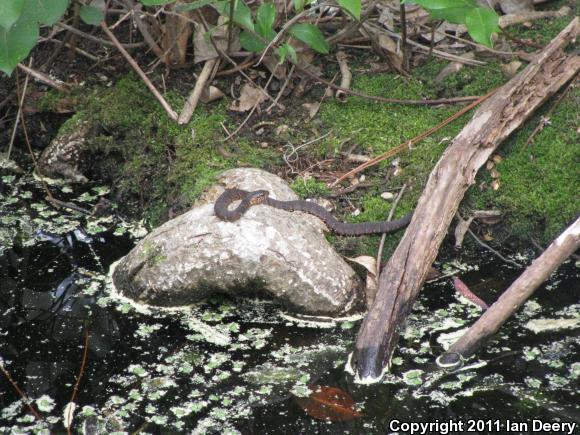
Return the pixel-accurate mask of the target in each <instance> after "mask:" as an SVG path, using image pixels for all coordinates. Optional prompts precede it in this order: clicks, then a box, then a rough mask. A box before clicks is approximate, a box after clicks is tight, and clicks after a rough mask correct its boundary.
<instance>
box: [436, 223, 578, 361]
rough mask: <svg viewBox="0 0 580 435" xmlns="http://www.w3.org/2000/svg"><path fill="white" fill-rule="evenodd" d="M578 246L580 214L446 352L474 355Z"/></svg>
mask: <svg viewBox="0 0 580 435" xmlns="http://www.w3.org/2000/svg"><path fill="white" fill-rule="evenodd" d="M578 248H580V217H579V218H578V219H576V222H574V223H573V224H572V225H570V226H569V227H568V228H567V229H566V231H564V232H563V233H562V234H561V235H560V237H558V238H557V239H556V240H554V241H553V242H552V244H551V245H550V246H549V247H548V249H546V250H545V251H544V252H543V253H542V255H540V257H538V258H536V259H535V260H534V262H533V263H532V264H531V265H530V266H529V267H528V268H527V269H526V270H525V271H524V273H522V274H521V275H520V276H519V278H518V279H516V280H515V281H514V282H513V283H512V285H510V286H509V288H508V289H507V290H506V291H505V292H504V293H502V295H501V296H500V297H499V299H498V300H497V301H496V302H495V303H494V304H493V305H492V306H491V307H489V309H488V310H487V311H486V312H485V313H483V315H482V316H481V317H480V318H479V319H478V320H477V322H475V323H474V324H473V325H472V326H471V327H470V328H469V329H468V330H467V332H466V333H465V334H463V335H462V336H461V338H460V339H459V340H457V341H456V342H455V343H454V344H453V345H452V346H451V347H450V348H449V350H448V351H447V352H446V353H447V354H458V355H460V356H461V358H467V357H469V356H470V355H472V354H473V353H474V352H475V350H476V349H477V348H478V347H479V346H480V345H481V344H483V343H484V342H485V341H486V340H487V339H488V338H489V337H490V336H491V335H493V334H495V333H496V332H497V330H498V329H499V328H500V327H501V325H503V324H504V322H505V321H506V320H507V319H508V318H509V317H510V316H511V315H512V314H513V313H514V312H516V311H517V309H518V308H519V307H520V306H521V305H522V304H523V303H524V302H525V301H526V300H527V299H528V298H529V297H530V296H531V295H532V294H533V293H534V291H535V290H536V288H538V286H539V285H540V284H541V283H543V282H544V281H545V280H546V279H547V278H548V277H549V276H550V275H551V274H552V272H554V271H555V270H556V269H557V268H558V266H559V265H560V264H562V263H563V262H564V260H566V258H568V257H569V256H570V255H571V254H573V253H574V252H575V251H576V250H577V249H578Z"/></svg>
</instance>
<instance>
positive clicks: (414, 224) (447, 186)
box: [352, 17, 580, 382]
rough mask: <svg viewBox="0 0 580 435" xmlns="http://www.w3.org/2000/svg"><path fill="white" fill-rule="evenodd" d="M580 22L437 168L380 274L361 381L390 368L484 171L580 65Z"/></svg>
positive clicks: (364, 332)
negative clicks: (579, 50) (577, 44)
mask: <svg viewBox="0 0 580 435" xmlns="http://www.w3.org/2000/svg"><path fill="white" fill-rule="evenodd" d="M579 27H580V25H579V20H578V17H576V18H574V20H572V22H571V23H570V24H569V25H568V26H567V27H566V28H565V29H564V30H563V31H562V32H561V33H560V34H559V35H558V36H556V37H555V38H554V39H553V40H552V41H551V42H550V44H548V45H547V46H546V47H545V48H544V49H543V50H542V51H541V52H540V53H539V54H538V55H537V56H536V58H535V59H534V60H533V61H532V62H531V63H530V64H529V65H528V66H527V67H526V68H525V69H524V70H523V71H522V72H521V73H519V74H518V75H516V76H515V77H514V78H512V79H511V80H510V81H509V82H508V83H506V84H505V85H504V86H502V87H501V88H500V89H499V90H498V92H496V93H495V94H494V95H493V96H492V97H490V98H489V99H488V100H487V101H485V102H484V103H483V104H482V105H481V106H480V108H479V109H478V110H477V112H476V113H475V114H474V115H473V118H472V119H471V121H470V122H469V123H468V124H467V125H466V126H465V127H464V128H463V130H462V131H461V132H460V133H459V135H457V137H456V138H455V139H454V141H453V143H452V144H451V145H450V146H449V148H448V149H447V150H446V151H445V153H444V154H443V156H442V157H441V159H440V160H439V162H438V163H437V165H436V166H435V168H434V169H433V171H432V172H431V175H430V176H429V180H428V181H427V185H426V187H425V189H424V191H423V194H422V195H421V198H420V199H419V202H418V204H417V208H416V210H415V213H414V215H413V219H412V221H411V224H410V225H409V227H408V228H407V231H406V232H405V234H404V236H403V238H402V240H401V242H400V243H399V246H398V247H397V249H396V250H395V252H394V254H393V256H392V257H391V259H390V260H389V262H388V264H387V265H386V267H385V268H384V270H383V273H382V274H381V276H380V280H379V290H378V294H377V297H376V299H375V302H374V303H373V305H372V306H371V307H370V309H369V312H368V314H367V316H366V317H365V319H364V321H363V324H362V326H361V329H360V331H359V334H358V337H357V341H356V345H355V351H354V355H353V359H352V363H353V369H354V370H355V373H356V375H357V376H358V377H359V378H360V379H361V380H362V381H364V382H373V381H378V380H379V379H380V378H381V376H382V374H383V369H388V366H389V363H390V359H391V356H392V353H393V351H394V348H395V345H396V342H397V339H398V329H399V326H400V325H401V323H402V322H403V321H404V319H405V318H406V316H407V314H408V313H409V311H410V310H411V307H412V305H413V302H414V301H415V299H416V297H417V295H418V293H419V289H420V288H421V285H422V284H423V282H424V280H425V277H426V275H427V271H428V270H429V267H430V266H431V264H432V263H433V261H434V260H435V257H436V256H437V252H438V250H439V246H440V244H441V242H442V241H443V238H444V237H445V234H446V232H447V228H448V226H449V224H450V223H451V221H452V219H453V216H454V215H455V213H456V211H457V208H458V206H459V203H460V201H461V199H462V198H463V195H464V193H465V191H466V190H467V188H468V187H469V186H470V185H471V184H473V183H474V180H475V175H476V173H477V171H478V169H479V168H480V167H481V166H482V165H483V164H484V163H485V162H486V161H487V160H488V158H489V157H490V156H491V154H492V153H493V151H494V150H495V149H496V148H497V146H498V145H499V144H500V143H501V142H502V141H503V140H504V139H506V138H507V137H508V136H509V135H510V134H511V133H512V132H513V131H514V130H515V129H516V128H518V127H519V126H521V125H522V123H523V122H524V121H525V120H526V119H527V118H528V117H529V116H530V115H531V114H532V113H533V111H534V110H535V109H537V108H538V107H539V106H540V105H541V104H542V103H543V102H544V101H545V100H546V99H547V98H549V97H550V96H552V95H553V94H554V93H555V92H556V91H557V90H558V89H560V87H562V86H563V85H564V84H565V83H566V82H567V81H569V80H570V79H571V78H572V77H573V76H574V75H575V74H576V73H577V72H578V70H579V69H580V56H577V55H574V54H573V53H567V52H566V51H565V47H566V46H567V45H568V44H569V43H570V42H571V41H573V40H574V39H575V38H576V36H577V35H578V31H579Z"/></svg>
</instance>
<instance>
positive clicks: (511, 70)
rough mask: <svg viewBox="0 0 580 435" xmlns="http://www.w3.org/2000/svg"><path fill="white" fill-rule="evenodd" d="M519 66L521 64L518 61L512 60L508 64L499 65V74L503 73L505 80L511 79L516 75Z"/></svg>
mask: <svg viewBox="0 0 580 435" xmlns="http://www.w3.org/2000/svg"><path fill="white" fill-rule="evenodd" d="M521 66H522V63H521V62H520V61H518V60H513V61H511V62H510V63H506V64H503V65H501V66H500V67H499V69H501V72H502V73H503V75H504V76H506V77H507V78H512V77H513V76H515V75H516V74H517V72H518V70H519V69H520V67H521Z"/></svg>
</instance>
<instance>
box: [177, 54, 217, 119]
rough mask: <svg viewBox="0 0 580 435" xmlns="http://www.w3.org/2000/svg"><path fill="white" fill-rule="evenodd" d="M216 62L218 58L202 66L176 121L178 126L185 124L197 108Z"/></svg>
mask: <svg viewBox="0 0 580 435" xmlns="http://www.w3.org/2000/svg"><path fill="white" fill-rule="evenodd" d="M218 61H219V59H218V58H215V59H209V60H207V61H206V62H205V63H204V64H203V68H202V70H201V73H200V74H199V76H198V77H197V80H196V82H195V86H194V87H193V91H192V92H191V94H190V95H189V97H188V98H187V101H186V102H185V104H184V106H183V110H182V111H181V114H180V115H179V118H178V119H177V123H178V124H187V123H188V122H189V120H190V119H191V116H192V115H193V112H194V111H195V108H196V107H197V103H198V102H199V99H200V98H201V95H202V93H203V91H204V89H206V87H205V85H206V84H207V81H208V80H211V75H212V72H213V71H215V66H216V64H217V63H218Z"/></svg>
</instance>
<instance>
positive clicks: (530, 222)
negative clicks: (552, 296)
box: [467, 89, 580, 243]
mask: <svg viewBox="0 0 580 435" xmlns="http://www.w3.org/2000/svg"><path fill="white" fill-rule="evenodd" d="M552 103H553V102H552ZM552 103H550V102H548V104H547V105H546V107H545V108H544V110H543V112H545V111H546V110H547V108H548V107H549V106H550V105H551V104H552ZM579 103H580V91H579V90H578V89H574V90H571V91H570V92H569V94H568V95H567V96H566V97H565V99H564V100H563V101H562V103H561V104H560V105H559V107H558V108H557V109H556V110H555V111H554V112H553V113H552V114H551V115H550V124H549V125H547V126H546V127H545V128H544V129H543V130H542V131H541V132H540V133H539V134H537V135H536V136H535V137H534V141H533V143H532V144H530V145H526V141H527V139H528V137H529V136H530V134H531V132H532V130H533V129H534V128H535V127H536V126H537V125H538V123H539V122H540V121H541V116H542V114H538V115H536V116H535V117H533V118H532V119H531V120H530V121H528V122H527V123H526V125H525V126H524V128H522V129H521V130H520V131H518V132H517V133H516V134H514V135H513V136H512V137H511V138H510V139H509V140H508V141H507V142H506V143H505V145H503V146H502V147H501V148H500V150H499V152H500V153H501V154H503V155H504V159H503V161H502V162H501V163H499V164H498V165H497V167H496V169H497V170H498V172H499V173H500V178H499V180H500V188H499V189H498V190H497V191H494V190H493V189H491V188H490V187H489V186H490V182H491V178H490V176H489V173H488V172H487V171H485V170H482V171H480V174H479V175H478V177H477V180H476V184H475V186H480V185H481V184H482V183H485V184H484V186H485V189H484V190H483V191H480V190H479V189H478V188H477V187H473V188H471V189H470V191H469V196H468V201H467V203H468V204H470V206H471V207H473V208H477V209H484V208H490V207H497V208H499V209H500V210H502V211H504V212H505V213H507V221H506V224H507V227H508V228H510V229H511V231H513V232H514V233H515V234H516V235H517V236H518V237H519V238H522V239H524V238H527V237H528V236H530V235H532V236H535V237H538V238H539V239H540V240H541V242H542V243H548V242H549V241H551V240H552V239H553V238H554V237H556V236H557V235H558V234H559V233H560V232H561V231H562V230H563V228H564V227H565V226H566V225H567V224H569V222H570V221H571V220H573V219H575V218H576V216H577V215H578V213H579V212H580V208H579V206H578V186H579V185H580V170H579V169H578V168H580V147H578V139H579V138H578V132H577V128H578V121H579V116H578V105H579Z"/></svg>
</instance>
